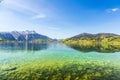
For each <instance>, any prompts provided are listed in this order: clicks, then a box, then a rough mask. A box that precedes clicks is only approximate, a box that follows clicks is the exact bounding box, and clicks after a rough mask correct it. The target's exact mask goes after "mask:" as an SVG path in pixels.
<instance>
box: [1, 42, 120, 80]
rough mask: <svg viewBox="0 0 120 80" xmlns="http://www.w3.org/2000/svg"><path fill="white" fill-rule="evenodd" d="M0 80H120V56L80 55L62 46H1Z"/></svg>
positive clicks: (117, 54)
mask: <svg viewBox="0 0 120 80" xmlns="http://www.w3.org/2000/svg"><path fill="white" fill-rule="evenodd" d="M0 80H120V52H115V53H99V52H95V51H94V52H86V53H84V52H81V51H77V50H75V49H73V48H70V47H68V46H66V45H64V44H60V43H50V44H46V43H44V44H32V43H29V44H28V43H0Z"/></svg>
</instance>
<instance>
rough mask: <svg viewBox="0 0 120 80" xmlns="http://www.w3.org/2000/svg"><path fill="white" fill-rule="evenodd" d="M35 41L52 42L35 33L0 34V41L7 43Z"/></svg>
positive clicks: (14, 32)
mask: <svg viewBox="0 0 120 80" xmlns="http://www.w3.org/2000/svg"><path fill="white" fill-rule="evenodd" d="M35 39H42V40H52V38H49V37H48V36H45V35H42V34H39V33H37V32H35V31H29V30H26V31H11V32H0V40H3V41H5V40H8V41H14V40H16V41H32V40H35Z"/></svg>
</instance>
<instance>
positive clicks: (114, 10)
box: [111, 8, 119, 12]
mask: <svg viewBox="0 0 120 80" xmlns="http://www.w3.org/2000/svg"><path fill="white" fill-rule="evenodd" d="M111 11H112V12H116V11H119V8H113V9H111Z"/></svg>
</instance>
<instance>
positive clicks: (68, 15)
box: [0, 0, 120, 39]
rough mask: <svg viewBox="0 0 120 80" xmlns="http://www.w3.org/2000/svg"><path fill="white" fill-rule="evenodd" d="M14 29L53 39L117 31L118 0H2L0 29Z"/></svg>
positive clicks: (118, 25) (119, 2) (119, 1)
mask: <svg viewBox="0 0 120 80" xmlns="http://www.w3.org/2000/svg"><path fill="white" fill-rule="evenodd" d="M14 30H15V31H25V30H35V31H36V32H38V33H40V34H43V35H47V36H49V37H51V38H57V39H63V38H68V37H72V36H75V35H77V34H80V33H93V34H95V33H115V34H120V0H2V1H0V32H3V31H14Z"/></svg>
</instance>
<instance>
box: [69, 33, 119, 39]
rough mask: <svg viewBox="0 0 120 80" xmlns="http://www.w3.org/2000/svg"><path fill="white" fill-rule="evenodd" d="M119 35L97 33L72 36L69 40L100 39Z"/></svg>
mask: <svg viewBox="0 0 120 80" xmlns="http://www.w3.org/2000/svg"><path fill="white" fill-rule="evenodd" d="M115 36H118V37H120V35H117V34H113V33H98V34H89V33H82V34H79V35H76V36H73V37H71V38H69V39H97V40H99V39H102V38H109V37H115Z"/></svg>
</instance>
